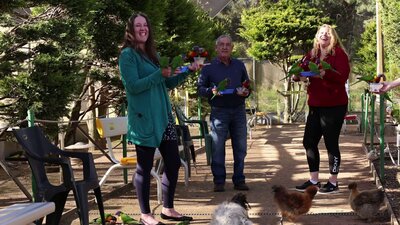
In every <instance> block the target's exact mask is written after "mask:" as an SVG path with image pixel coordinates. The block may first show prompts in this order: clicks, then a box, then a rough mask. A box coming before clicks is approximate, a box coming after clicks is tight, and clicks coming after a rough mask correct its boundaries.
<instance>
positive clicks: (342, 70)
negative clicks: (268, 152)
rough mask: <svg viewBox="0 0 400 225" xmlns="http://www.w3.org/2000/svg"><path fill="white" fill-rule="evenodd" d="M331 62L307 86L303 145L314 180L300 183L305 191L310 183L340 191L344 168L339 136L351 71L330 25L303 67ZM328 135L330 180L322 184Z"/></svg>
mask: <svg viewBox="0 0 400 225" xmlns="http://www.w3.org/2000/svg"><path fill="white" fill-rule="evenodd" d="M322 60H323V61H325V62H327V63H329V64H330V65H331V66H332V68H333V70H332V69H329V70H323V69H321V70H320V74H319V75H318V76H313V77H309V85H308V87H307V94H308V106H309V113H308V116H307V122H306V127H305V130H304V137H303V146H304V148H305V150H306V154H307V162H308V167H309V172H310V179H309V180H307V181H306V182H305V183H304V184H302V185H299V186H296V190H298V191H304V190H305V189H306V188H307V187H308V186H310V185H316V186H318V187H320V190H319V192H320V193H321V194H329V193H335V192H337V191H338V190H339V187H338V181H337V177H338V174H339V169H340V162H341V157H340V149H339V135H340V130H341V128H342V124H343V118H344V116H345V114H346V112H347V104H348V97H347V92H346V88H345V84H346V81H347V79H348V78H349V73H350V63H349V58H348V55H347V53H346V51H345V49H344V47H343V45H342V43H341V41H340V39H339V37H338V35H337V33H336V31H335V29H334V28H333V27H332V26H330V25H327V24H324V25H322V26H320V27H319V29H318V31H317V33H316V35H315V38H314V46H313V49H312V50H311V51H310V52H309V53H308V54H307V55H306V56H305V57H304V59H303V63H302V67H303V68H304V69H308V63H309V62H314V63H316V64H320V62H321V61H322ZM322 137H324V142H325V146H326V149H327V151H328V158H329V173H330V176H329V180H328V181H327V183H326V184H325V185H323V186H322V187H321V183H320V181H319V170H320V153H319V149H318V143H319V142H320V140H321V138H322Z"/></svg>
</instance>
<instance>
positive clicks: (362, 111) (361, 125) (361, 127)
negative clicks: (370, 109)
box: [360, 93, 365, 132]
mask: <svg viewBox="0 0 400 225" xmlns="http://www.w3.org/2000/svg"><path fill="white" fill-rule="evenodd" d="M364 101H365V93H363V94H361V124H360V131H361V132H363V131H364V127H365V125H364V119H365V118H364V110H365V102H364Z"/></svg>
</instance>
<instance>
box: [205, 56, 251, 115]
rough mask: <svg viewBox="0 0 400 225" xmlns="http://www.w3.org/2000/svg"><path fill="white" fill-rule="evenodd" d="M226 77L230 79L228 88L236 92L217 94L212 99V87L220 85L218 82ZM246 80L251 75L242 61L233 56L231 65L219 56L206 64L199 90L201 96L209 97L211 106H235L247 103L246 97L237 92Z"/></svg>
mask: <svg viewBox="0 0 400 225" xmlns="http://www.w3.org/2000/svg"><path fill="white" fill-rule="evenodd" d="M225 78H228V79H229V84H228V86H227V87H226V88H227V89H234V93H232V94H223V95H220V96H216V97H215V98H213V100H211V98H212V96H213V93H212V88H213V87H214V86H218V83H219V82H221V81H222V80H224V79H225ZM245 80H249V76H248V74H247V70H246V67H245V65H244V63H243V62H242V61H240V60H238V59H234V58H232V59H231V62H230V63H229V65H225V64H224V63H222V62H221V61H220V60H219V59H218V58H215V59H213V60H212V61H211V64H210V65H206V66H204V67H203V69H202V70H201V74H200V77H199V80H198V83H197V91H198V94H199V95H200V96H203V97H207V98H208V102H209V103H210V105H211V106H215V107H225V108H233V107H237V106H240V105H244V103H245V99H246V97H242V96H239V95H237V94H236V88H237V87H241V86H242V82H243V81H245ZM247 97H248V96H247Z"/></svg>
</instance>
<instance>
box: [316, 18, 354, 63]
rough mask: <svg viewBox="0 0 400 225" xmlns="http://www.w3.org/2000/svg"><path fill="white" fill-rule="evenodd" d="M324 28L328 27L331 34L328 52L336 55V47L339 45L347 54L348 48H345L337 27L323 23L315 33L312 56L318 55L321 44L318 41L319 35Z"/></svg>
mask: <svg viewBox="0 0 400 225" xmlns="http://www.w3.org/2000/svg"><path fill="white" fill-rule="evenodd" d="M322 28H328V29H329V33H330V36H331V42H330V44H329V46H328V47H327V49H328V53H329V54H331V55H335V47H336V46H338V47H340V48H341V49H343V51H344V52H345V53H346V54H347V52H346V49H345V48H344V46H343V44H342V42H341V41H340V38H339V35H338V34H337V32H336V30H335V28H333V27H332V26H331V25H328V24H322V25H321V26H320V27H319V28H318V31H317V33H316V34H315V37H314V44H313V48H312V50H311V57H318V52H319V50H320V45H319V43H318V35H319V31H320V30H321V29H322Z"/></svg>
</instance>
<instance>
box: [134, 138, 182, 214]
mask: <svg viewBox="0 0 400 225" xmlns="http://www.w3.org/2000/svg"><path fill="white" fill-rule="evenodd" d="M135 146H136V157H137V167H136V175H135V178H134V182H135V187H136V193H137V197H138V200H139V205H140V210H141V212H142V213H144V214H147V213H150V212H151V211H150V202H149V201H150V176H151V174H150V172H151V169H152V168H153V158H154V153H155V150H156V148H153V147H146V146H140V145H135ZM158 149H159V150H160V153H161V155H162V157H163V161H164V166H165V167H164V173H163V176H162V196H163V206H164V207H165V208H174V195H175V188H176V183H177V181H178V173H179V167H180V166H181V161H180V157H179V149H178V142H177V141H176V140H169V141H162V142H161V145H160V147H159V148H158Z"/></svg>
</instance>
